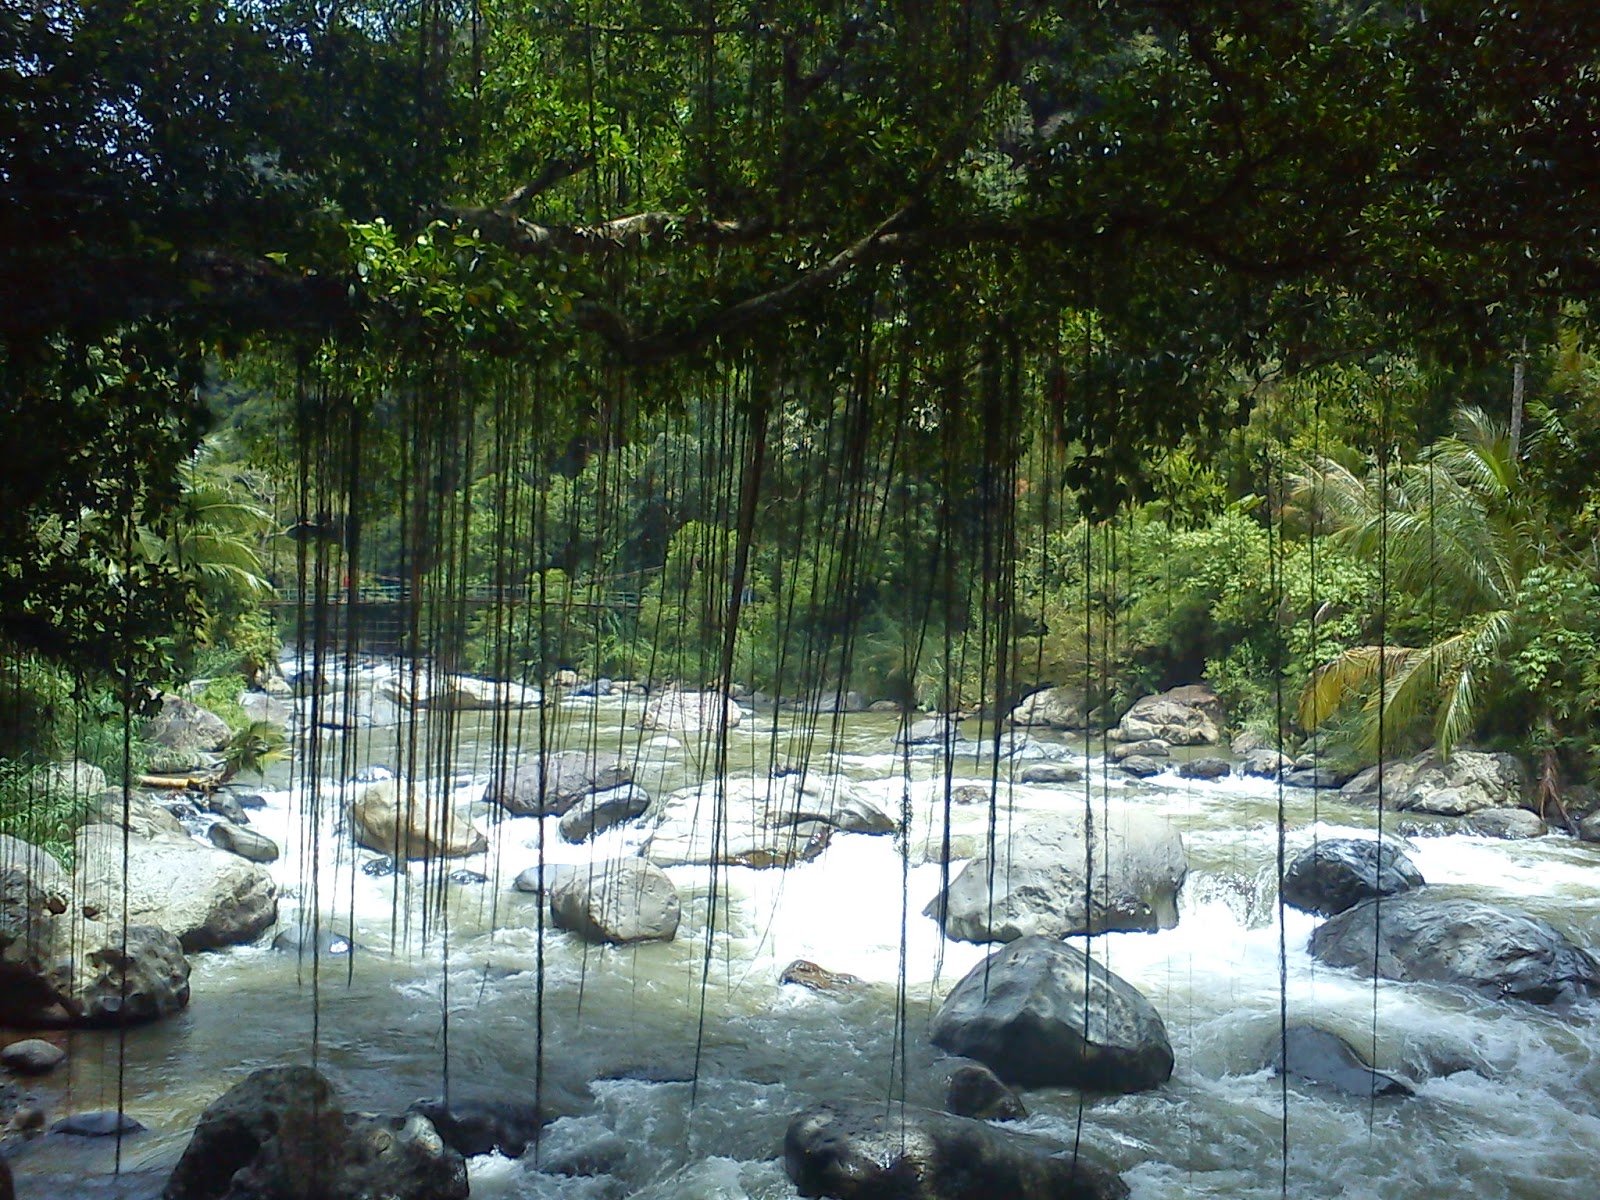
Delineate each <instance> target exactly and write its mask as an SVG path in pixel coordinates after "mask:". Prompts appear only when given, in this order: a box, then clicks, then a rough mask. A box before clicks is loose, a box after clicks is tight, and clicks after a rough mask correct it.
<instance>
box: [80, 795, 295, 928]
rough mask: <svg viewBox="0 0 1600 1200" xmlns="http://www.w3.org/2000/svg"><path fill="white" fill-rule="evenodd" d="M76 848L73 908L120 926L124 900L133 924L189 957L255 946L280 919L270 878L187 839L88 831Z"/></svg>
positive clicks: (102, 828)
mask: <svg viewBox="0 0 1600 1200" xmlns="http://www.w3.org/2000/svg"><path fill="white" fill-rule="evenodd" d="M125 838H126V840H124V839H125ZM76 846H77V858H76V861H77V864H78V869H77V874H76V876H75V890H76V896H77V900H76V903H77V904H79V905H81V907H82V911H83V914H84V915H85V916H86V917H92V918H95V919H98V920H102V921H105V922H107V923H120V922H121V921H122V920H123V903H124V898H126V904H127V911H126V919H127V920H128V921H129V922H130V923H133V924H138V925H154V926H158V927H159V928H161V929H165V930H167V931H168V932H169V933H171V934H172V935H173V936H175V937H176V938H177V939H178V941H179V942H180V943H182V945H183V948H184V949H185V950H187V951H190V952H191V953H192V952H194V951H196V950H214V949H217V948H218V947H221V946H232V945H236V944H239V943H242V942H251V941H254V940H255V939H256V938H257V937H259V936H260V935H261V934H262V933H263V932H265V931H266V930H267V928H269V927H270V926H271V925H272V923H273V922H274V921H276V920H277V919H278V889H277V885H276V884H274V883H273V881H272V876H270V875H269V874H267V872H266V871H264V870H263V869H262V868H261V867H259V866H257V865H256V864H255V863H252V862H247V861H246V860H244V859H242V858H240V857H239V856H237V855H235V854H228V853H226V852H225V851H222V850H217V849H213V848H211V847H209V846H202V845H200V844H199V843H198V842H196V841H195V840H194V839H192V838H190V837H187V836H184V837H179V836H176V835H173V834H162V835H159V836H156V837H149V838H142V837H133V836H129V835H125V833H124V831H123V830H122V829H119V828H118V827H117V826H115V825H85V826H84V827H83V828H82V829H80V830H78V835H77V842H76Z"/></svg>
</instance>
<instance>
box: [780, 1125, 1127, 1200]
mask: <svg viewBox="0 0 1600 1200" xmlns="http://www.w3.org/2000/svg"><path fill="white" fill-rule="evenodd" d="M783 1165H784V1169H785V1170H786V1171H788V1173H789V1178H790V1179H791V1180H793V1181H794V1185H795V1187H796V1189H797V1190H798V1191H799V1193H800V1194H801V1195H802V1196H832V1197H835V1198H837V1200H989V1198H991V1197H992V1198H994V1200H999V1198H1000V1197H1005V1200H1122V1198H1123V1197H1126V1196H1127V1195H1128V1187H1127V1185H1126V1184H1124V1183H1123V1182H1122V1180H1121V1178H1120V1177H1119V1176H1118V1175H1117V1173H1116V1172H1115V1171H1114V1170H1112V1169H1111V1168H1110V1167H1108V1166H1106V1165H1104V1164H1103V1163H1100V1162H1098V1161H1095V1160H1094V1159H1093V1158H1091V1157H1090V1155H1089V1154H1088V1153H1087V1152H1084V1151H1080V1153H1079V1154H1078V1155H1077V1156H1076V1157H1074V1156H1073V1152H1072V1147H1071V1145H1068V1144H1064V1143H1061V1142H1056V1141H1052V1140H1050V1139H1047V1138H1042V1137H1036V1136H1034V1135H1032V1134H1027V1133H1020V1132H1017V1131H1014V1130H1010V1129H1003V1128H999V1127H997V1126H994V1125H990V1124H988V1123H987V1122H984V1121H975V1120H973V1119H972V1118H970V1117H957V1116H951V1115H950V1114H949V1113H941V1112H934V1111H932V1110H931V1109H923V1108H913V1107H910V1106H905V1107H901V1106H887V1107H886V1106H885V1105H883V1104H881V1103H880V1104H833V1105H827V1106H825V1107H820V1108H813V1109H809V1110H807V1111H805V1112H802V1113H801V1114H800V1115H799V1116H797V1117H795V1118H794V1120H793V1121H791V1122H790V1123H789V1129H788V1132H787V1133H786V1134H785V1135H784V1139H783Z"/></svg>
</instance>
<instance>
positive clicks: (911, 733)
mask: <svg viewBox="0 0 1600 1200" xmlns="http://www.w3.org/2000/svg"><path fill="white" fill-rule="evenodd" d="M894 740H895V744H896V745H899V746H943V745H947V744H949V743H952V742H958V741H960V740H961V722H960V721H959V720H958V719H957V718H955V717H953V716H950V715H949V714H947V713H936V714H935V715H934V716H931V717H923V718H922V719H921V720H920V721H912V722H911V723H910V724H909V725H907V726H906V727H905V728H904V729H902V730H900V732H898V733H896V734H895V738H894Z"/></svg>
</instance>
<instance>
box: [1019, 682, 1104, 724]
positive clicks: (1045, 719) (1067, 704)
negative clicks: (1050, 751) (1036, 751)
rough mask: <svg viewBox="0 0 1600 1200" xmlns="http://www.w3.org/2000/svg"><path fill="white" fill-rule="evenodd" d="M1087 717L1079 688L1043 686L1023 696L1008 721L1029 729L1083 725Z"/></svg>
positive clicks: (1086, 710) (1081, 691) (1086, 707)
mask: <svg viewBox="0 0 1600 1200" xmlns="http://www.w3.org/2000/svg"><path fill="white" fill-rule="evenodd" d="M1088 717H1089V712H1088V705H1087V704H1086V703H1085V701H1084V697H1083V689H1082V688H1080V687H1047V688H1040V689H1039V690H1038V691H1037V692H1031V693H1029V694H1028V695H1026V696H1024V697H1023V698H1022V702H1021V703H1020V704H1018V705H1017V706H1016V707H1015V708H1013V709H1012V710H1011V717H1010V721H1011V724H1013V725H1021V726H1023V727H1024V728H1029V729H1083V728H1085V727H1086V726H1087V724H1088Z"/></svg>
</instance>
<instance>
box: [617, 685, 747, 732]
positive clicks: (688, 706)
mask: <svg viewBox="0 0 1600 1200" xmlns="http://www.w3.org/2000/svg"><path fill="white" fill-rule="evenodd" d="M743 720H744V709H742V708H740V707H739V705H738V704H736V703H735V702H734V701H733V700H732V699H731V698H730V697H728V696H724V695H723V694H722V693H721V692H679V691H668V692H662V693H660V694H659V695H656V696H652V697H650V699H649V701H648V702H647V703H646V704H645V706H644V712H643V713H641V714H640V716H639V728H640V729H655V730H659V731H661V732H662V733H701V732H704V731H705V730H708V729H718V728H721V727H723V725H724V724H725V725H726V727H727V728H729V729H733V728H736V727H737V726H738V725H739V723H740V722H741V721H743Z"/></svg>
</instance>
